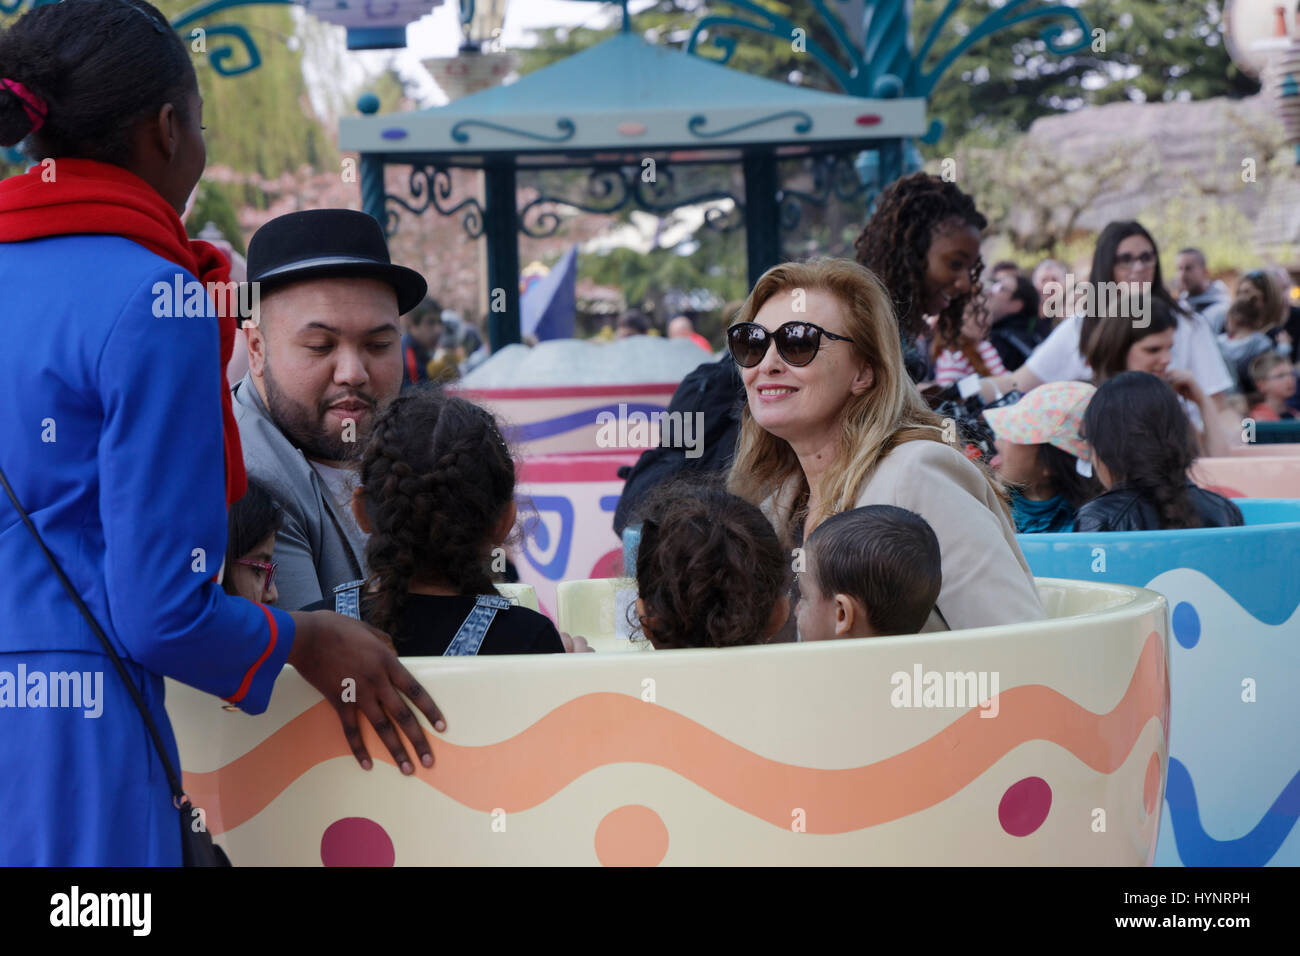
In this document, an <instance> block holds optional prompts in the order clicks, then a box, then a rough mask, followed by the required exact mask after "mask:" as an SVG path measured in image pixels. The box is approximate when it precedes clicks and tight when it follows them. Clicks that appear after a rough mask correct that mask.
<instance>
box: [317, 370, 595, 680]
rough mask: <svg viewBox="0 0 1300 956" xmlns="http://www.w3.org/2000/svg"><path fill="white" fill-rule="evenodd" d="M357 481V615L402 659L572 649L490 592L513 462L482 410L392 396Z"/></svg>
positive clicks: (534, 616)
mask: <svg viewBox="0 0 1300 956" xmlns="http://www.w3.org/2000/svg"><path fill="white" fill-rule="evenodd" d="M360 478H361V484H360V486H359V487H358V488H357V489H356V491H355V492H354V493H353V496H352V513H353V514H354V515H355V517H356V519H357V524H358V525H359V526H360V527H361V530H362V531H364V532H366V533H367V534H369V535H370V539H369V541H368V543H367V545H366V563H367V565H368V566H369V568H370V571H371V577H370V580H369V581H368V582H366V583H367V585H368V587H367V589H366V593H365V594H364V595H361V597H360V599H359V601H357V602H356V603H357V607H356V613H357V614H359V616H360V617H361V618H362V619H364V620H365V621H366V623H368V624H371V625H373V626H375V627H378V628H380V629H381V630H383V631H386V632H387V633H389V634H391V635H392V636H393V641H394V646H395V648H396V650H397V653H398V654H399V655H401V656H416V655H420V656H431V655H433V656H437V655H441V656H446V657H456V656H473V655H475V654H547V653H562V652H564V651H565V650H571V649H573V647H572V644H573V642H572V641H565V640H564V639H563V638H562V637H561V635H560V634H559V632H558V631H556V629H555V625H554V624H552V623H551V621H550V620H549V619H548V618H547V617H545V616H544V615H542V614H539V613H537V612H536V611H533V610H531V609H529V608H525V607H519V606H517V605H512V604H511V603H510V602H509V601H507V600H506V599H505V598H502V597H501V596H499V595H498V593H497V591H496V588H495V586H494V585H493V583H492V574H491V567H492V560H493V554H494V553H496V554H500V553H501V552H499V551H497V550H496V549H498V548H499V547H500V546H501V545H502V543H503V542H504V541H505V540H506V539H507V538H508V537H509V535H510V532H511V529H512V528H513V527H514V523H515V499H514V493H515V463H514V460H513V459H512V458H511V455H510V450H509V448H507V447H506V443H505V440H504V439H503V438H502V437H501V432H500V430H499V429H498V427H497V424H496V421H495V420H494V419H493V417H492V415H491V413H490V412H488V411H486V410H485V409H483V408H480V407H479V406H478V405H475V404H474V403H473V402H470V401H467V400H466V399H463V398H459V397H456V396H451V395H447V394H446V393H444V392H442V391H441V390H439V389H434V388H419V389H413V390H410V391H408V392H406V393H404V394H403V395H400V396H399V397H398V398H396V399H394V400H393V401H392V402H391V403H390V404H389V405H388V407H387V408H386V409H385V410H384V411H383V412H382V413H381V414H380V415H379V417H378V418H377V420H376V421H375V425H374V429H373V431H372V432H371V437H370V442H369V444H368V445H367V447H366V450H365V454H364V455H363V457H362V459H361V475H360ZM360 583H361V582H356V583H355V584H357V585H359V584H360ZM321 603H322V606H324V604H325V602H321ZM330 606H334V605H333V604H331V605H330ZM576 640H577V642H579V644H580V647H579V649H581V650H586V649H587V648H586V646H585V642H583V641H582V639H581V638H577V639H576Z"/></svg>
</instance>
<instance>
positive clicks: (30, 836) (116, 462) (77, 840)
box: [0, 0, 445, 865]
mask: <svg viewBox="0 0 1300 956" xmlns="http://www.w3.org/2000/svg"><path fill="white" fill-rule="evenodd" d="M201 111H202V102H201V100H200V98H199V94H198V87H197V83H196V81H195V74H194V69H193V67H192V66H191V64H190V61H189V56H188V53H187V51H186V49H185V46H184V44H183V43H182V42H181V40H180V38H179V37H177V35H176V34H175V33H174V32H173V31H172V29H171V27H170V26H169V25H168V23H167V21H166V19H165V18H164V17H163V16H162V15H161V14H160V13H159V12H158V11H157V10H156V9H154V8H153V7H152V6H150V5H149V4H147V3H144V2H141V0H65V2H63V3H59V4H54V5H48V6H42V7H38V8H36V9H34V10H32V11H30V12H29V13H27V14H26V15H25V16H24V17H22V18H21V19H20V20H18V21H17V22H16V23H15V24H14V25H13V26H12V27H11V28H10V29H9V30H8V31H7V32H5V33H3V34H0V145H13V144H14V143H17V142H19V141H24V145H25V148H26V150H27V152H28V153H29V155H31V157H32V158H33V159H34V160H35V161H36V165H34V166H33V167H32V169H31V170H29V171H28V172H27V173H26V174H24V175H22V176H15V177H12V178H11V179H9V180H6V181H4V182H0V289H3V294H4V307H3V309H0V335H2V336H3V340H4V342H5V345H4V346H3V347H2V348H0V405H2V406H3V408H4V414H3V415H2V416H0V467H3V469H4V471H5V473H6V474H7V476H8V479H9V482H10V484H11V485H12V486H13V490H14V492H15V494H16V496H17V498H18V500H19V502H20V503H21V504H22V506H23V507H24V509H25V510H26V511H27V512H28V513H29V514H30V515H31V518H32V521H33V522H34V523H35V525H36V527H37V529H38V531H39V532H40V534H41V536H42V538H43V539H44V540H45V543H46V545H47V546H48V547H49V548H50V550H51V551H52V552H53V554H54V555H55V557H56V558H57V559H58V561H59V563H60V564H61V565H62V567H63V570H64V572H65V573H66V574H67V575H68V577H69V578H70V579H71V581H72V584H73V585H74V587H75V588H76V589H77V591H78V592H79V593H80V595H81V598H82V600H84V601H85V603H86V605H87V606H88V607H89V609H90V611H91V613H92V614H93V615H94V617H95V618H96V620H97V621H98V623H99V625H100V626H101V627H102V628H103V629H104V631H105V632H106V633H107V635H108V637H109V639H110V640H111V641H112V642H113V644H114V647H115V649H116V651H117V652H118V654H119V655H120V656H121V657H122V658H123V659H124V660H125V662H126V667H127V670H128V672H129V673H130V675H131V677H132V680H133V681H134V682H135V684H136V687H137V688H138V689H139V691H140V693H141V694H142V696H143V698H144V700H145V702H146V705H147V707H148V709H149V711H150V714H151V715H152V717H153V720H154V722H155V723H156V724H157V725H158V727H159V729H160V731H161V733H162V736H163V739H164V743H165V747H166V749H167V751H168V753H169V756H170V759H171V760H172V762H173V765H174V766H179V760H178V759H177V753H176V744H175V741H174V739H173V737H172V733H171V728H170V726H169V724H168V722H167V716H166V712H165V710H164V706H163V677H164V676H169V677H172V678H174V679H176V680H180V681H183V682H185V683H187V684H191V685H193V686H194V687H198V688H200V689H202V690H205V691H208V692H209V693H212V694H214V695H216V696H218V697H221V698H224V699H225V700H226V701H228V702H230V703H232V704H235V705H237V706H239V707H240V708H242V709H244V710H246V711H248V712H250V713H259V712H261V711H262V710H264V709H265V707H266V705H267V701H268V700H269V698H270V694H271V690H272V685H273V684H274V682H275V678H276V676H277V674H278V673H279V671H280V670H281V668H282V667H283V665H284V664H285V663H286V662H288V663H291V664H293V665H294V667H295V668H296V669H297V670H298V671H299V672H300V673H301V674H302V675H303V677H305V678H306V679H307V680H309V681H310V682H311V683H312V684H313V685H314V686H316V687H317V688H318V689H319V690H321V692H322V693H323V694H324V695H325V696H326V698H327V699H328V700H330V701H331V702H332V703H333V704H334V706H335V707H336V708H337V709H338V710H339V714H340V718H341V721H342V723H343V726H344V731H345V734H346V735H347V738H348V740H349V743H350V745H351V747H352V750H353V752H354V753H355V754H356V756H357V759H358V760H359V761H360V762H361V764H362V766H363V767H367V768H368V767H369V766H370V758H369V755H368V754H367V753H366V750H365V747H364V745H363V743H362V740H361V735H360V732H359V730H358V712H360V713H364V714H365V715H366V717H367V718H368V719H369V720H370V721H371V723H372V724H374V725H375V726H376V729H377V730H379V732H380V737H381V738H382V739H383V742H384V744H385V746H386V747H387V748H388V749H389V751H390V752H391V753H392V754H393V757H394V760H395V762H396V763H397V764H398V766H400V767H402V769H403V771H404V772H408V773H409V772H413V763H412V761H413V760H414V759H419V760H420V761H421V762H422V763H423V764H424V765H425V766H429V765H431V764H432V753H431V751H430V748H429V744H428V742H427V740H426V738H425V736H424V734H423V732H422V731H421V729H420V725H419V722H418V720H417V719H416V717H415V714H414V713H413V712H412V710H411V708H410V707H409V706H408V705H407V704H405V703H404V702H403V701H402V699H401V697H400V696H399V694H398V691H399V690H400V691H401V692H402V693H404V694H406V695H407V697H408V698H410V700H411V701H412V703H413V704H414V705H415V706H416V707H417V708H418V709H419V710H420V711H422V712H423V713H424V714H425V715H426V716H427V717H428V719H429V720H430V721H431V722H432V723H433V725H434V726H435V728H436V729H438V730H442V729H444V727H445V724H444V723H443V721H442V720H441V715H440V714H439V712H438V709H437V707H436V705H434V703H433V701H432V700H431V699H430V698H429V695H428V694H427V693H426V692H425V691H424V690H423V688H421V687H420V685H419V684H418V683H417V682H416V681H415V680H414V678H412V677H411V675H410V674H409V673H408V672H407V671H406V670H405V669H404V668H403V667H402V666H401V665H400V664H399V663H398V661H397V658H396V657H395V656H394V655H393V653H392V651H391V650H390V648H389V647H388V646H387V645H386V644H385V643H384V641H383V640H382V638H383V635H382V634H380V633H379V632H378V631H374V630H373V629H371V628H367V627H366V626H365V625H363V624H360V623H359V622H354V621H350V620H348V619H346V618H343V617H340V616H338V615H335V614H333V613H331V612H311V613H302V612H297V613H286V612H284V611H280V610H276V609H274V608H270V607H267V606H265V605H261V604H257V603H254V602H251V601H248V600H245V599H243V598H237V597H230V596H228V595H226V594H225V593H224V592H223V591H222V589H221V587H220V585H219V584H218V579H219V572H220V565H221V561H222V555H223V554H224V552H225V544H226V503H227V500H233V499H234V498H237V497H238V496H239V495H240V494H242V490H243V485H244V477H243V463H242V459H241V457H240V454H239V445H238V433H237V432H236V431H234V430H233V420H232V419H229V418H228V416H226V415H225V414H223V408H224V409H228V407H229V406H228V401H229V399H228V393H226V394H223V393H224V367H223V359H225V358H228V357H229V354H230V353H229V344H228V343H229V341H230V339H231V338H233V328H234V317H233V316H222V317H221V318H219V317H218V315H217V313H216V311H215V310H214V308H213V304H212V301H211V300H210V299H208V298H207V297H206V296H202V297H198V298H195V299H193V301H190V299H189V298H188V297H187V299H186V301H185V303H184V307H183V308H181V309H180V310H179V311H178V310H177V309H175V308H174V307H173V306H175V305H176V304H177V303H176V302H174V301H173V299H174V289H176V288H178V287H180V288H184V287H185V284H186V283H190V284H191V285H190V288H193V283H194V282H196V281H197V280H205V281H207V280H221V279H223V278H228V265H227V264H226V263H225V262H224V260H222V259H221V258H220V257H219V256H216V255H213V251H212V249H211V247H207V246H206V244H201V243H190V242H189V241H188V239H187V238H186V236H185V232H184V227H183V226H182V225H181V221H180V218H179V212H180V210H182V209H183V208H184V205H185V201H186V199H187V197H188V196H189V194H190V192H191V191H192V190H193V188H194V186H195V184H196V183H197V182H198V179H199V176H200V174H201V173H202V171H203V167H204V164H205V162H206V151H205V147H204V144H203V135H202V132H201V130H202V126H201V125H200V123H201ZM223 346H224V348H223ZM223 421H230V422H231V426H230V428H229V429H227V428H223ZM223 462H224V467H223ZM345 678H352V679H354V680H355V687H356V690H357V698H358V700H357V702H356V703H355V704H353V703H345V702H343V701H341V700H340V697H341V694H340V692H339V689H340V688H341V687H342V686H344V685H343V680H344V679H345ZM213 703H214V708H213V719H214V720H218V719H221V713H220V709H219V707H218V706H217V702H216V701H214V702H213ZM397 727H400V728H401V729H402V731H403V733H404V734H405V735H406V737H407V738H408V739H409V741H410V743H411V745H412V746H413V748H414V751H415V753H414V756H412V755H410V754H409V752H408V750H407V749H406V747H405V746H404V742H403V740H402V739H401V738H400V737H399V736H398V734H397V730H396V728H397ZM180 826H181V822H180V819H179V815H178V813H177V810H176V809H175V807H174V806H173V803H172V797H171V794H170V792H169V789H168V785H167V781H166V778H165V776H164V773H163V770H162V766H161V764H160V761H159V758H158V754H157V753H156V751H155V750H154V747H153V743H152V742H151V740H150V737H149V734H148V732H147V730H146V728H145V724H144V721H143V720H142V718H141V716H140V714H139V712H138V710H137V709H136V707H135V705H134V703H133V702H132V700H131V698H130V696H129V695H128V692H127V690H126V687H125V685H124V684H123V682H122V679H121V677H120V676H119V675H118V673H117V672H116V671H115V670H114V668H113V665H112V662H111V660H110V659H109V658H108V657H107V656H106V655H105V653H104V651H103V648H102V647H101V645H100V644H99V642H98V640H97V639H96V637H95V636H94V634H93V632H92V631H91V630H90V628H89V627H88V625H87V624H86V623H85V621H84V620H83V619H82V617H81V615H80V614H79V612H78V610H77V608H76V606H75V605H74V604H73V602H72V600H71V599H70V598H69V596H68V595H67V594H66V593H65V591H64V590H63V588H62V586H61V585H60V583H59V581H58V579H57V578H56V576H55V575H54V573H53V571H52V570H51V569H50V567H49V566H48V564H47V563H46V560H45V558H44V556H43V555H42V553H41V551H40V549H39V548H38V546H37V544H36V542H35V539H34V538H33V537H32V536H31V534H30V533H29V531H28V529H27V528H26V527H24V525H23V524H22V523H21V521H20V519H19V517H18V515H17V513H16V512H15V510H14V508H13V507H12V506H11V505H10V503H9V501H8V499H7V497H0V865H31V864H36V865H142V864H162V865H177V864H179V863H180V862H181V845H180V833H181V830H180Z"/></svg>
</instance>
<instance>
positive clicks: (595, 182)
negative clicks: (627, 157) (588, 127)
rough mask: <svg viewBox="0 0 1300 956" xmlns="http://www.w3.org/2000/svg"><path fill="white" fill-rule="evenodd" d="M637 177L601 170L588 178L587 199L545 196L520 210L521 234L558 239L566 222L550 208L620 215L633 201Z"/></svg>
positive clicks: (609, 168) (616, 169) (617, 170)
mask: <svg viewBox="0 0 1300 956" xmlns="http://www.w3.org/2000/svg"><path fill="white" fill-rule="evenodd" d="M636 175H637V170H635V169H623V168H620V167H617V166H599V167H597V168H595V169H593V170H592V171H591V173H590V175H588V177H587V184H586V187H585V189H584V192H585V193H586V199H571V198H568V197H565V196H551V195H547V194H546V193H542V194H540V195H539V196H538V197H537V198H536V199H534V200H532V201H531V202H529V203H528V204H526V205H525V206H524V207H523V208H522V209H520V210H519V231H520V232H522V233H523V234H524V235H526V236H532V237H533V238H534V239H545V238H546V237H548V236H553V235H555V232H556V230H557V229H559V228H560V224H561V223H562V222H563V219H561V217H560V215H559V213H557V212H556V211H555V210H554V209H550V208H546V207H550V206H568V207H569V208H570V209H577V210H580V211H582V212H590V213H596V214H604V213H611V212H618V211H619V210H620V209H622V208H623V207H624V206H626V205H627V204H628V202H629V201H630V200H631V199H632V193H633V188H632V185H631V177H633V176H636Z"/></svg>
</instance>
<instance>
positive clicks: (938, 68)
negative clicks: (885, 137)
mask: <svg viewBox="0 0 1300 956" xmlns="http://www.w3.org/2000/svg"><path fill="white" fill-rule="evenodd" d="M722 2H723V3H725V5H726V6H729V7H736V8H739V9H740V10H742V11H744V12H745V13H746V14H747V15H748V16H749V17H751V18H752V19H744V18H742V17H739V16H725V15H713V14H710V15H707V16H704V17H702V18H701V19H700V20H699V21H698V22H697V23H696V24H695V27H694V29H692V31H691V35H690V38H689V39H688V40H687V43H686V52H687V53H694V54H697V55H699V46H700V40H701V37H702V36H703V35H704V34H705V33H706V32H707V33H708V43H709V45H710V46H711V47H712V48H714V49H717V50H719V51H721V54H722V55H721V56H720V57H713V56H710V57H706V59H708V60H710V61H711V62H714V63H723V64H725V63H727V62H728V61H730V60H731V58H732V56H733V55H734V54H735V52H736V38H735V37H734V36H728V35H725V34H723V33H719V32H718V29H719V28H723V29H738V30H745V31H749V32H751V33H757V34H762V35H766V36H770V37H776V38H779V39H781V40H783V41H786V42H789V41H790V39H791V38H792V37H794V36H796V35H799V36H802V39H803V43H804V48H805V51H806V53H807V54H808V56H810V57H812V59H813V60H815V61H816V62H817V64H818V65H819V66H821V67H822V68H823V69H824V70H825V71H826V72H827V74H829V75H830V77H831V79H832V80H833V81H834V82H835V84H836V85H837V86H838V87H839V88H840V89H841V90H843V91H844V92H845V93H847V94H849V95H850V96H867V97H881V98H892V97H897V96H919V97H928V96H929V95H930V93H931V92H932V91H933V90H934V86H935V83H936V82H938V80H939V78H940V77H941V76H943V74H944V73H945V72H946V71H947V70H948V68H949V67H951V66H952V64H953V63H954V62H955V61H956V60H957V58H958V57H960V56H961V55H962V54H963V53H965V52H966V51H967V50H968V49H970V47H971V46H973V45H974V44H976V43H979V42H980V41H981V40H983V39H985V38H987V37H988V36H990V35H992V34H994V33H997V32H998V31H1000V30H1004V29H1007V28H1008V27H1012V26H1015V25H1016V24H1018V23H1023V22H1024V21H1026V20H1034V19H1042V18H1051V19H1056V20H1058V21H1062V20H1064V21H1069V22H1068V23H1066V24H1065V25H1061V23H1059V22H1058V23H1056V24H1052V25H1050V26H1047V27H1045V28H1044V29H1043V30H1041V31H1040V32H1039V34H1038V35H1039V38H1040V39H1042V41H1043V42H1044V43H1045V44H1046V45H1047V49H1048V51H1049V52H1051V53H1054V54H1056V55H1058V56H1060V55H1063V54H1066V53H1073V52H1074V51H1076V50H1080V49H1082V48H1083V47H1085V46H1087V44H1088V41H1089V37H1090V35H1091V28H1090V27H1089V25H1088V21H1087V19H1086V18H1085V17H1084V15H1083V14H1082V13H1081V12H1080V11H1079V10H1078V9H1077V8H1075V7H1072V6H1068V5H1066V4H1064V3H1055V4H1052V5H1051V6H1047V7H1042V8H1041V9H1034V10H1028V11H1024V10H1022V9H1021V8H1022V7H1024V5H1025V4H1026V3H1027V2H1029V0H1006V3H1005V4H1003V6H1001V7H999V8H998V9H996V10H993V11H991V12H990V13H989V14H988V15H987V16H986V17H985V18H984V19H983V20H981V21H980V22H979V24H978V25H976V26H975V27H974V28H973V29H972V30H971V31H970V32H969V33H967V34H966V35H965V36H963V37H962V38H961V39H960V41H959V42H958V43H957V44H956V45H955V46H954V47H953V48H952V49H951V50H949V51H948V52H947V53H946V54H945V55H944V56H943V58H942V59H941V60H940V61H939V62H938V63H937V64H936V65H935V66H934V68H933V69H930V70H925V69H923V64H924V63H925V61H926V58H927V57H928V56H929V54H930V50H931V48H932V47H933V46H934V43H935V41H936V40H937V39H938V37H939V35H940V34H941V33H942V32H943V31H944V29H945V28H946V27H947V26H948V23H949V21H950V20H951V19H952V15H953V13H954V12H955V11H956V9H957V7H958V6H960V5H961V0H947V3H946V4H945V5H944V8H943V10H942V11H941V12H940V13H939V15H938V17H937V18H936V19H935V21H934V24H933V25H932V26H931V28H930V30H929V32H928V33H927V34H926V36H925V39H924V41H923V42H922V43H921V47H920V49H919V50H918V51H917V52H916V55H915V56H913V55H912V54H911V52H910V50H909V47H908V33H909V28H910V24H909V22H908V21H909V12H908V11H909V6H910V0H874V2H869V3H868V4H867V7H868V8H869V14H870V19H869V20H868V21H867V29H866V32H865V35H864V37H863V41H862V49H860V50H859V49H857V48H856V47H855V46H854V44H853V42H852V40H851V39H850V38H849V36H848V34H847V32H846V31H845V29H844V25H843V23H842V22H841V20H840V19H839V17H837V16H836V15H835V14H833V13H831V12H830V10H829V9H828V8H827V5H826V3H825V2H823V0H810V2H811V4H812V6H813V7H814V8H815V9H816V10H817V12H818V14H820V16H821V20H822V22H823V23H824V24H825V26H826V29H827V31H828V32H829V33H830V35H831V37H832V38H833V39H834V41H835V46H836V47H837V48H838V49H837V50H836V51H835V53H834V54H832V52H831V51H829V50H827V49H825V48H824V47H822V46H821V45H820V44H819V43H817V42H816V41H815V40H814V39H813V38H812V37H810V36H808V35H807V34H808V31H807V30H806V29H804V28H802V27H800V26H799V25H798V24H796V23H795V22H793V21H792V20H790V19H788V18H786V17H784V16H781V15H780V14H778V13H774V12H772V11H771V10H768V9H766V8H764V7H762V6H759V4H758V3H756V2H754V0H722ZM840 2H841V3H843V2H845V0H840ZM1035 2H1037V0H1035ZM1018 11H1019V12H1018ZM1076 27H1077V28H1078V29H1079V30H1081V31H1082V37H1081V38H1080V39H1079V40H1077V41H1073V42H1069V43H1066V42H1063V41H1062V37H1064V36H1065V35H1066V33H1067V31H1068V30H1070V29H1072V28H1076ZM796 30H802V34H796V33H795V31H796ZM845 61H847V63H848V65H847V67H846V66H845ZM930 132H931V133H933V130H931V131H930Z"/></svg>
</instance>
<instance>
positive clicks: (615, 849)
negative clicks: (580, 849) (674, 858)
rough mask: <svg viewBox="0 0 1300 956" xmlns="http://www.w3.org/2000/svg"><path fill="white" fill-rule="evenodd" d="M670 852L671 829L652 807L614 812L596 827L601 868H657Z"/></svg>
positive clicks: (639, 806)
mask: <svg viewBox="0 0 1300 956" xmlns="http://www.w3.org/2000/svg"><path fill="white" fill-rule="evenodd" d="M667 852H668V827H666V826H665V825H664V821H663V818H662V817H660V816H659V814H657V813H655V812H654V811H653V810H651V809H650V808H649V807H643V806H641V805H640V804H635V803H634V804H629V805H628V806H625V807H619V808H618V809H617V810H611V811H610V812H609V813H607V814H605V818H604V819H603V820H601V821H600V825H599V826H598V827H596V858H597V859H598V860H600V863H601V865H602V866H658V865H659V864H660V862H662V860H663V858H664V855H665V854H666V853H667Z"/></svg>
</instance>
